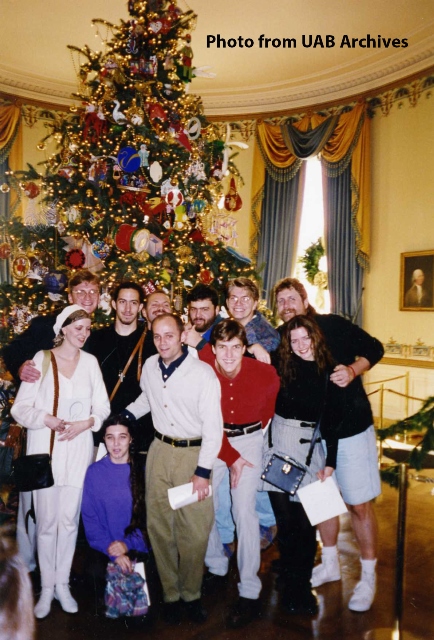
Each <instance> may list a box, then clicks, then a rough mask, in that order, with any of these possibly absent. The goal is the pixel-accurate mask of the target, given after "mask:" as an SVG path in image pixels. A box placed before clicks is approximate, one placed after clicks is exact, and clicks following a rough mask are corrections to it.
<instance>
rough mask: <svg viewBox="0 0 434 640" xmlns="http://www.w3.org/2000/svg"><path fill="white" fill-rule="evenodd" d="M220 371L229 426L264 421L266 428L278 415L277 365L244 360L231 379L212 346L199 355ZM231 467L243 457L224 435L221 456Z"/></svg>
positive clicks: (224, 408) (218, 374) (219, 376)
mask: <svg viewBox="0 0 434 640" xmlns="http://www.w3.org/2000/svg"><path fill="white" fill-rule="evenodd" d="M199 357H200V359H201V360H204V361H205V362H208V363H209V364H210V365H211V366H212V367H213V369H214V371H215V372H216V375H217V378H218V379H219V382H220V386H221V390H222V412H223V420H224V422H225V423H227V424H233V425H237V424H249V423H254V422H258V421H261V422H262V428H264V427H266V426H267V424H268V422H269V420H270V419H271V418H272V417H273V415H274V407H275V401H276V396H277V393H278V391H279V387H280V379H279V376H278V375H277V373H276V370H275V368H274V367H273V366H271V365H269V364H265V363H264V362H259V361H258V360H254V359H252V358H243V359H242V364H241V370H240V371H239V373H238V374H237V375H236V376H235V377H234V378H227V377H226V376H224V375H223V374H221V373H220V372H219V371H218V369H217V368H216V366H215V365H216V361H215V355H214V354H213V352H212V350H211V347H210V345H207V346H206V347H204V348H203V349H202V351H201V352H200V354H199ZM218 457H219V458H220V459H221V460H223V461H224V462H226V464H227V465H228V467H230V466H231V465H232V464H233V463H234V462H235V461H236V460H237V459H238V458H239V457H240V454H239V453H238V451H237V450H236V449H234V448H233V447H232V446H231V444H230V440H228V438H227V437H226V435H224V437H223V441H222V448H221V450H220V453H219V456H218Z"/></svg>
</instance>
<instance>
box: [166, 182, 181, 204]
mask: <svg viewBox="0 0 434 640" xmlns="http://www.w3.org/2000/svg"><path fill="white" fill-rule="evenodd" d="M166 202H167V204H170V206H171V207H173V208H174V209H176V207H179V206H180V205H181V204H182V203H183V202H184V196H183V195H182V193H181V191H180V190H179V189H178V187H174V188H173V189H170V191H169V192H168V193H167V196H166Z"/></svg>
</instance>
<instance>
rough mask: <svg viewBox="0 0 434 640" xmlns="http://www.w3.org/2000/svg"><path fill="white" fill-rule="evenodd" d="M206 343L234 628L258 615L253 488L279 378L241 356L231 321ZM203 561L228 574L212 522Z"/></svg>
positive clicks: (242, 342) (241, 340)
mask: <svg viewBox="0 0 434 640" xmlns="http://www.w3.org/2000/svg"><path fill="white" fill-rule="evenodd" d="M210 345H211V346H210ZM210 345H206V346H205V347H204V348H203V349H202V350H201V351H200V352H199V357H200V359H201V360H204V361H205V362H207V363H208V364H210V365H211V366H212V367H213V368H214V370H215V372H216V374H217V377H218V379H219V381H220V386H221V392H222V401H221V402H222V413H223V420H224V436H223V443H222V448H221V450H220V453H219V459H218V460H217V461H216V462H215V464H214V467H213V495H214V501H215V509H216V510H217V509H218V486H219V484H220V482H221V481H222V479H223V477H224V474H225V470H226V467H227V466H228V467H229V469H230V478H231V498H232V514H233V517H234V521H235V525H236V528H237V538H238V546H237V562H238V570H239V574H240V582H239V584H238V590H239V599H238V600H237V602H235V603H234V605H233V607H232V608H231V611H230V613H229V617H228V619H227V623H228V625H229V626H230V627H232V628H239V627H242V626H244V625H246V624H248V623H249V622H250V621H251V620H253V619H254V618H255V617H256V615H257V614H258V598H259V594H260V591H261V581H260V579H259V577H258V571H259V566H260V553H261V551H260V536H259V522H258V515H257V513H256V490H257V487H258V483H259V479H260V475H261V472H262V444H263V437H262V429H263V428H264V427H266V425H267V424H268V422H269V421H270V419H271V418H272V417H273V415H274V405H275V400H276V396H277V392H278V390H279V385H280V382H279V377H278V375H277V373H276V371H275V369H274V367H272V366H271V365H269V364H264V363H263V362H259V361H257V360H254V359H250V358H245V357H243V356H244V352H245V350H246V346H247V337H246V332H245V329H244V327H243V326H242V325H241V324H240V323H239V322H237V321H236V320H233V319H226V320H223V321H222V322H220V323H219V324H217V325H216V326H215V327H214V329H213V331H212V334H211V339H210ZM205 564H206V566H207V567H208V570H209V572H210V574H213V575H215V576H225V575H226V574H227V572H228V568H229V559H228V558H227V556H226V555H225V553H224V551H223V547H222V543H221V540H220V536H219V533H218V530H217V526H216V524H214V526H213V529H212V531H211V534H210V537H209V542H208V549H207V552H206V556H205Z"/></svg>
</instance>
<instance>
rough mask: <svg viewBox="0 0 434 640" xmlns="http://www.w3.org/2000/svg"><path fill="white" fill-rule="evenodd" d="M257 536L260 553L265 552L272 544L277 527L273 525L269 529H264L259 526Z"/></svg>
mask: <svg viewBox="0 0 434 640" xmlns="http://www.w3.org/2000/svg"><path fill="white" fill-rule="evenodd" d="M259 535H260V538H261V551H265V549H268V547H269V546H270V545H271V543H272V542H273V540H274V538H275V537H276V535H277V526H276V525H275V524H273V525H272V526H271V527H264V526H263V525H262V524H260V525H259Z"/></svg>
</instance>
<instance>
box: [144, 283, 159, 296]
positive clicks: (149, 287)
mask: <svg viewBox="0 0 434 640" xmlns="http://www.w3.org/2000/svg"><path fill="white" fill-rule="evenodd" d="M142 289H143V291H144V292H145V295H146V296H149V295H151V293H154V291H156V290H157V287H156V286H155V282H154V281H153V280H148V281H147V282H145V283H144V284H143V285H142Z"/></svg>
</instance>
